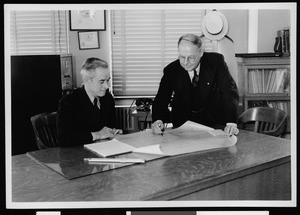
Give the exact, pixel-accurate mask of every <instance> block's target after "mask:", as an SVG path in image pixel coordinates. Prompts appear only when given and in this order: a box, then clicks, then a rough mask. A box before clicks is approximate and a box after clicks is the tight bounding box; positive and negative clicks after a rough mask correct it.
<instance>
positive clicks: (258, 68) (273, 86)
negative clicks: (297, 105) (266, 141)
mask: <svg viewBox="0 0 300 215" xmlns="http://www.w3.org/2000/svg"><path fill="white" fill-rule="evenodd" d="M236 57H237V59H238V67H239V71H240V72H239V75H238V87H239V91H240V94H242V97H243V110H244V111H245V110H247V109H249V108H251V107H255V106H266V107H273V108H279V109H281V110H284V111H285V112H286V113H287V115H288V119H287V126H286V130H285V132H286V133H290V58H289V57H288V56H269V57H268V56H266V55H262V54H261V53H257V54H251V56H250V55H247V54H237V55H236Z"/></svg>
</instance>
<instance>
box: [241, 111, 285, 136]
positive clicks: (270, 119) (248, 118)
mask: <svg viewBox="0 0 300 215" xmlns="http://www.w3.org/2000/svg"><path fill="white" fill-rule="evenodd" d="M286 118H287V114H286V112H284V111H282V110H280V109H277V108H269V107H254V108H250V109H248V110H246V111H245V112H244V113H242V114H241V115H240V116H239V118H238V124H239V125H241V128H242V129H245V127H246V126H247V125H248V128H249V124H252V127H251V126H250V128H252V129H253V130H252V131H254V132H257V133H263V134H267V135H271V136H276V137H278V136H281V134H282V133H283V131H284V129H285V124H286ZM253 124H254V128H253ZM246 130H247V129H246Z"/></svg>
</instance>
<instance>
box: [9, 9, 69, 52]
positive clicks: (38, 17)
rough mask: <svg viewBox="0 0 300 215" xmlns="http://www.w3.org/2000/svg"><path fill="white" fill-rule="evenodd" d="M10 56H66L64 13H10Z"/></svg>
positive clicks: (66, 42) (66, 36)
mask: <svg viewBox="0 0 300 215" xmlns="http://www.w3.org/2000/svg"><path fill="white" fill-rule="evenodd" d="M10 18H11V20H10V35H11V36H10V39H11V44H10V47H11V54H12V55H43V54H67V53H68V35H67V29H68V28H67V18H66V12H65V11H11V14H10Z"/></svg>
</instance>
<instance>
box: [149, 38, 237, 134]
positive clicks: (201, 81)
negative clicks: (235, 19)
mask: <svg viewBox="0 0 300 215" xmlns="http://www.w3.org/2000/svg"><path fill="white" fill-rule="evenodd" d="M178 53H179V57H178V59H177V60H175V61H174V62H172V63H170V64H169V65H167V66H166V67H165V68H164V74H163V77H162V79H161V82H160V86H159V89H158V92H157V95H156V97H155V100H154V103H153V106H152V120H153V124H152V130H153V132H154V133H155V134H160V133H162V131H163V129H164V122H166V120H167V116H168V115H169V114H168V106H169V104H170V105H171V107H172V112H171V122H172V123H173V126H174V127H175V128H176V127H179V126H181V125H182V124H184V123H185V122H186V121H187V120H191V121H194V122H197V123H200V124H203V125H207V126H213V125H217V124H218V125H224V126H225V129H224V131H225V132H226V133H227V134H228V135H233V134H235V135H236V134H238V132H239V130H238V129H237V124H236V123H237V108H238V100H239V96H238V90H237V86H236V83H235V82H234V80H233V78H232V76H231V75H230V73H229V71H228V67H227V65H226V63H225V61H224V57H223V55H221V54H219V53H206V52H204V51H203V47H202V41H201V38H200V37H199V36H197V35H194V34H186V35H184V36H182V37H181V38H180V39H179V41H178Z"/></svg>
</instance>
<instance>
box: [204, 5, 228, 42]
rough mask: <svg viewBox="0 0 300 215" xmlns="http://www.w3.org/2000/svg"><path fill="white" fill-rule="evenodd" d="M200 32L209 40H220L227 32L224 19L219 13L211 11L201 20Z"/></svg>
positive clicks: (226, 24) (226, 23)
mask: <svg viewBox="0 0 300 215" xmlns="http://www.w3.org/2000/svg"><path fill="white" fill-rule="evenodd" d="M202 32H203V34H204V36H206V37H207V38H208V39H209V40H220V39H222V38H223V37H224V36H225V35H226V34H227V32H228V22H227V19H226V17H225V16H224V15H223V14H222V13H220V12H219V11H216V10H213V11H211V12H209V13H208V14H206V15H205V16H204V18H203V20H202Z"/></svg>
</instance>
